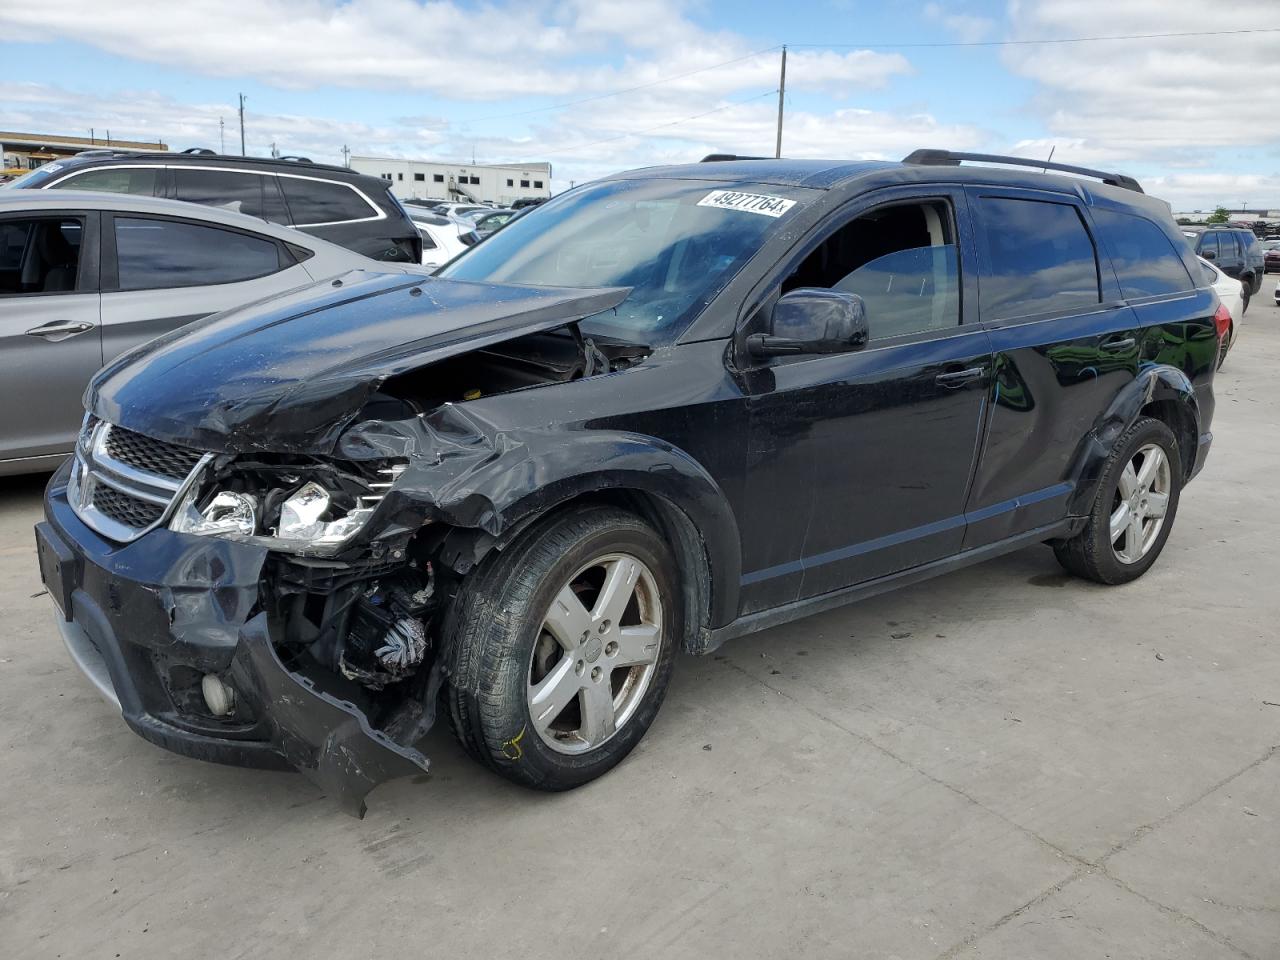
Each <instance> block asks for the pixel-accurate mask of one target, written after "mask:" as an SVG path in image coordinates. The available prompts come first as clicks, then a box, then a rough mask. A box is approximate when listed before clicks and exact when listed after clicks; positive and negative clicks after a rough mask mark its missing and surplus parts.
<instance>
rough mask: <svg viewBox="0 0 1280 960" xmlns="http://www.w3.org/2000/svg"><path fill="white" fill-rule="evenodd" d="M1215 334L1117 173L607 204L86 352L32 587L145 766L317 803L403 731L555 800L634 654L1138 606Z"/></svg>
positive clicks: (676, 189)
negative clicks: (1007, 581) (77, 429)
mask: <svg viewBox="0 0 1280 960" xmlns="http://www.w3.org/2000/svg"><path fill="white" fill-rule="evenodd" d="M974 159H976V160H985V161H990V160H992V159H996V160H999V161H1000V162H1002V163H1004V164H1006V165H1030V166H1032V167H1034V168H1035V170H1034V172H1031V171H1028V170H1008V169H989V168H983V167H972V166H961V165H960V163H961V161H966V160H974ZM1046 168H1047V169H1048V170H1049V171H1055V172H1057V173H1058V174H1062V173H1065V174H1068V175H1070V176H1061V175H1054V173H1042V172H1040V171H1041V170H1044V169H1046ZM1083 178H1098V179H1101V180H1102V181H1103V182H1101V183H1094V182H1087V183H1086V182H1085V180H1084V179H1083ZM1230 322H1231V315H1230V314H1229V313H1228V312H1227V310H1226V308H1225V307H1224V306H1223V305H1222V304H1221V303H1220V302H1219V300H1218V297H1217V296H1216V294H1214V292H1213V290H1212V289H1210V288H1209V287H1208V286H1206V284H1205V278H1204V271H1203V270H1202V269H1201V268H1200V265H1199V264H1198V262H1197V261H1196V260H1195V258H1194V257H1193V256H1192V254H1191V248H1190V245H1189V244H1187V243H1186V241H1185V238H1184V237H1183V236H1182V235H1181V233H1180V232H1179V230H1178V227H1177V226H1176V225H1175V224H1174V222H1173V219H1172V217H1171V216H1170V214H1169V207H1168V205H1167V204H1165V203H1162V202H1160V201H1158V200H1155V199H1153V198H1151V197H1148V196H1145V195H1144V194H1143V193H1142V190H1141V187H1140V186H1139V185H1138V184H1137V183H1136V182H1135V181H1133V180H1132V179H1130V178H1128V177H1124V176H1121V175H1118V174H1109V173H1101V172H1095V171H1085V170H1081V169H1079V168H1075V167H1067V166H1064V165H1061V164H1052V163H1050V164H1046V163H1044V162H1043V161H1039V160H1035V161H1028V160H1022V159H1017V158H1009V157H1006V158H992V157H989V156H985V155H974V154H952V153H948V152H945V151H936V150H930V151H917V152H916V153H913V154H912V155H911V156H909V157H907V158H906V160H904V161H903V162H901V163H878V162H839V161H822V160H742V161H737V160H726V161H721V162H707V163H702V164H693V165H687V166H677V167H659V168H654V169H648V170H635V171H631V172H627V173H620V174H616V175H614V176H612V177H609V178H608V179H605V180H600V181H597V182H595V183H590V184H586V185H583V186H581V187H578V188H577V189H575V190H571V191H568V192H566V193H564V194H561V195H560V196H558V197H556V198H555V199H553V200H550V201H548V202H547V203H546V204H544V205H542V206H540V207H538V208H537V209H536V210H534V211H533V212H532V213H530V214H528V215H526V216H523V217H521V218H519V219H518V220H514V221H513V222H511V223H510V224H508V225H507V226H505V227H503V229H502V230H500V231H498V232H497V233H495V234H494V235H493V236H491V237H489V238H488V239H487V240H485V241H484V242H483V243H480V244H476V245H475V246H473V247H471V248H469V249H468V250H467V251H466V252H465V253H463V254H461V255H460V256H458V257H457V258H456V259H454V260H453V261H452V262H451V263H449V264H448V265H446V266H445V267H443V268H441V269H440V270H439V271H437V273H436V274H434V275H432V276H429V277H410V276H405V275H403V274H396V275H375V274H354V275H351V276H349V277H348V278H345V279H344V283H343V285H342V286H341V287H333V286H330V285H321V286H318V287H312V288H309V289H304V290H298V291H295V292H294V293H292V294H287V295H285V296H282V297H276V298H274V299H272V300H268V301H261V302H259V303H256V304H251V305H249V306H246V307H244V308H242V309H239V310H233V311H228V312H226V313H222V314H219V315H218V316H216V317H212V318H209V319H208V320H205V321H202V322H200V323H197V324H193V325H192V326H190V327H188V328H187V331H186V333H185V334H184V335H179V334H167V335H165V336H162V337H160V338H159V339H156V340H152V341H151V342H150V343H148V344H146V345H145V346H143V347H140V348H139V349H137V350H135V351H133V352H132V353H130V354H126V355H125V356H123V357H121V358H119V359H117V360H116V361H115V362H113V363H112V364H110V365H109V366H107V367H106V368H105V369H103V370H102V371H100V372H99V373H98V375H97V376H96V377H95V378H94V380H93V382H92V384H91V385H90V387H89V390H88V391H87V393H86V395H85V401H86V407H87V415H86V418H85V421H84V426H83V429H82V433H81V438H80V442H79V444H78V447H77V452H76V455H75V457H74V458H73V459H72V460H71V461H69V462H68V463H67V464H65V465H64V466H63V467H62V469H60V470H59V471H58V473H57V474H55V475H54V477H53V479H52V480H51V481H50V484H49V488H48V491H47V493H46V498H45V516H46V519H45V521H44V522H42V523H40V524H39V525H38V526H37V528H36V530H37V534H36V536H37V541H38V543H39V555H40V564H41V570H42V574H43V577H44V581H45V583H46V584H47V585H48V590H49V595H50V597H51V598H52V601H53V604H54V605H55V606H56V608H57V622H58V627H59V629H60V631H61V633H62V635H63V639H64V642H65V643H66V645H67V647H68V648H69V650H70V651H71V654H72V657H73V658H74V659H75V661H76V662H77V664H78V665H79V666H80V668H81V669H82V670H83V671H84V672H85V673H86V674H87V675H88V676H89V677H90V678H91V679H93V681H94V682H95V683H96V684H97V685H98V686H99V689H100V690H101V691H102V692H103V693H104V694H106V695H107V696H109V697H111V698H112V699H113V700H114V701H115V702H116V703H117V704H118V705H119V707H120V710H121V712H122V714H123V716H124V719H125V721H126V722H128V723H129V724H130V726H132V727H133V729H134V730H136V731H137V732H138V733H139V734H140V735H142V736H143V737H145V738H147V739H148V740H151V741H153V742H155V743H158V744H160V745H161V746H164V747H167V748H169V749H171V750H175V751H178V752H180V753H185V754H188V755H190V756H195V757H200V758H203V759H206V760H223V761H227V762H232V763H241V764H252V765H267V766H271V765H275V766H279V765H289V766H293V767H296V768H298V769H300V770H302V771H303V772H305V773H307V774H309V775H310V776H311V777H313V778H314V779H315V780H316V781H317V782H318V783H320V784H322V785H323V788H324V789H325V790H326V791H328V792H329V793H330V795H332V796H336V797H339V798H341V799H342V800H343V801H344V802H345V803H346V804H347V805H348V807H349V808H350V809H351V810H353V811H354V812H359V811H360V810H362V809H363V799H364V796H365V794H366V793H368V791H369V790H370V789H371V788H372V787H373V786H374V785H376V784H377V783H379V782H381V781H383V780H387V779H390V778H393V777H400V776H406V775H410V774H416V773H419V772H421V771H422V770H423V769H425V768H426V765H427V760H426V758H425V757H423V756H422V754H421V753H419V752H418V749H417V746H416V744H417V743H418V742H419V741H420V739H421V738H422V736H423V734H424V733H425V732H426V730H427V729H428V728H429V727H430V726H431V724H432V722H433V720H434V718H435V716H436V715H437V710H439V711H440V712H443V713H444V714H446V715H447V716H448V719H449V723H450V725H451V727H452V728H453V731H454V733H455V734H456V736H457V738H458V740H459V741H460V742H461V744H462V746H463V748H464V749H465V750H466V751H467V752H468V753H469V754H470V755H471V756H472V757H474V758H475V759H476V760H478V761H479V762H481V763H483V764H484V765H485V766H487V767H489V768H491V769H493V770H495V771H497V772H499V773H501V774H502V775H503V776H505V777H508V778H510V779H511V780H514V781H516V782H518V783H522V784H526V785H529V786H532V787H536V788H539V789H543V790H564V789H568V788H570V787H573V786H577V785H579V784H582V783H585V782H587V781H588V780H591V779H592V778H594V777H597V776H599V775H601V774H603V773H604V772H605V771H607V770H608V769H609V768H611V767H612V766H613V765H614V764H616V763H618V762H619V761H620V760H621V759H622V758H623V757H624V756H625V755H626V754H627V752H628V751H629V750H631V748H632V747H634V746H635V745H636V743H637V742H638V741H639V740H640V738H641V737H642V736H643V735H644V732H645V730H646V729H647V728H648V726H649V724H650V723H651V722H652V721H653V719H654V717H655V715H656V714H657V712H658V708H659V705H660V704H661V703H662V698H663V694H664V692H665V691H666V688H667V684H668V681H669V680H670V678H671V673H672V670H673V669H676V668H677V661H676V652H677V651H678V650H681V649H683V650H685V651H686V652H689V653H693V654H703V653H707V652H709V651H711V650H714V649H715V648H716V646H717V645H719V644H720V643H723V642H724V641H727V640H730V639H732V638H733V637H737V636H741V635H743V634H747V633H752V632H754V631H758V630H763V629H765V628H767V627H771V626H774V625H776V624H780V623H785V622H787V621H789V620H793V619H795V618H797V617H800V616H804V615H806V614H810V613H815V612H818V611H820V610H826V609H830V608H831V607H833V606H836V605H837V604H841V603H847V602H849V601H852V600H858V599H861V598H863V597H867V596H871V595H873V594H876V593H880V592H882V591H884V590H887V589H890V588H891V587H896V586H902V585H904V584H908V583H914V582H916V581H919V580H923V579H924V578H926V577H931V576H935V575H937V574H940V573H945V572H946V571H948V570H954V569H956V568H958V567H960V566H963V565H965V564H970V563H976V562H979V561H981V560H985V559H988V558H990V557H994V556H997V555H999V554H1002V553H1007V552H1009V551H1012V550H1016V549H1019V548H1022V547H1026V546H1031V545H1034V544H1040V543H1046V544H1049V545H1050V546H1051V547H1052V548H1053V550H1054V552H1055V553H1056V555H1057V557H1058V560H1059V561H1060V562H1061V564H1062V565H1063V566H1064V567H1065V568H1066V569H1067V570H1069V571H1071V572H1072V573H1074V574H1077V575H1079V576H1082V577H1085V578H1088V579H1091V580H1094V581H1097V582H1100V583H1105V584H1120V583H1126V582H1128V581H1131V580H1134V579H1136V578H1137V577H1140V576H1141V575H1142V574H1143V573H1145V572H1146V571H1147V569H1148V568H1150V567H1151V565H1152V564H1153V563H1155V562H1156V558H1157V557H1158V556H1159V555H1160V552H1161V549H1162V548H1163V547H1164V545H1165V541H1166V539H1167V538H1168V536H1169V532H1170V530H1171V529H1172V528H1173V524H1174V519H1175V516H1176V514H1177V509H1178V500H1179V497H1180V495H1181V494H1182V491H1183V486H1184V484H1186V483H1187V481H1189V480H1191V478H1193V477H1194V476H1195V475H1196V474H1197V473H1198V472H1199V470H1200V469H1201V467H1202V466H1203V465H1204V462H1205V457H1206V456H1207V455H1208V452H1209V447H1210V443H1211V441H1212V439H1213V438H1212V434H1211V432H1210V429H1211V423H1212V419H1213V410H1214V397H1213V376H1214V369H1215V364H1216V360H1217V357H1218V355H1219V351H1220V349H1221V342H1222V337H1223V335H1224V333H1225V332H1226V330H1227V327H1228V325H1229V324H1230ZM1203 539H1204V533H1203V531H1199V530H1194V529H1193V530H1188V531H1187V532H1186V534H1185V536H1184V538H1183V542H1182V544H1181V545H1180V546H1181V549H1182V552H1183V554H1184V555H1183V557H1182V558H1181V562H1182V563H1184V564H1188V565H1194V564H1195V563H1197V562H1199V561H1198V560H1196V559H1195V548H1196V544H1197V542H1202V541H1203ZM1201 559H1203V557H1202V558H1201ZM1201 566H1203V564H1201ZM999 576H1000V574H999V573H998V572H996V571H993V572H992V574H991V577H992V578H998V577H999ZM1171 583H1172V580H1171ZM1170 589H1176V586H1175V587H1169V586H1161V585H1156V586H1153V587H1152V588H1151V590H1150V591H1149V593H1148V595H1149V596H1154V595H1160V594H1162V593H1163V594H1167V593H1168V592H1169V590H1170ZM1090 596H1092V595H1090ZM1133 597H1134V595H1133V594H1116V595H1112V596H1110V597H1108V598H1107V604H1106V605H1108V606H1109V605H1112V604H1117V603H1125V602H1134V600H1133ZM926 602H927V601H926ZM1097 602H1098V603H1101V602H1102V599H1101V596H1100V595H1098V600H1097ZM1098 609H1101V608H1098ZM1028 626H1029V627H1030V623H1028ZM791 636H793V635H792V634H787V633H779V634H776V635H775V637H774V642H775V643H779V644H782V643H786V642H787V641H788V639H789V637H791ZM709 709H710V714H705V715H704V714H702V713H698V714H696V715H695V714H693V713H692V712H691V711H689V710H685V711H683V713H684V716H683V718H682V719H684V720H685V721H686V722H690V721H699V722H702V721H706V722H710V723H714V719H711V720H707V716H711V717H714V708H709ZM697 737H698V740H694V741H693V742H695V743H696V742H699V741H700V740H703V739H705V735H704V734H701V733H700V734H697ZM650 762H652V758H651V761H650Z"/></svg>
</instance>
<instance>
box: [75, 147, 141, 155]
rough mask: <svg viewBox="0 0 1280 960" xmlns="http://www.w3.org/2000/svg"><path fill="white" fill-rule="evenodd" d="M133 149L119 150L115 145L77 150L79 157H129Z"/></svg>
mask: <svg viewBox="0 0 1280 960" xmlns="http://www.w3.org/2000/svg"><path fill="white" fill-rule="evenodd" d="M132 152H133V151H132V150H119V149H116V148H115V147H94V148H92V149H90V150H77V151H76V153H75V156H77V157H127V156H128V155H129V154H130V153H132Z"/></svg>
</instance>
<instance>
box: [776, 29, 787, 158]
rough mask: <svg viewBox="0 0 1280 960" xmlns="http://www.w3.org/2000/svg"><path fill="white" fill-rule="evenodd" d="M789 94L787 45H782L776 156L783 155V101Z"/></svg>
mask: <svg viewBox="0 0 1280 960" xmlns="http://www.w3.org/2000/svg"><path fill="white" fill-rule="evenodd" d="M786 95H787V45H786V44H785V43H784V44H783V45H782V75H781V76H780V77H779V79H778V145H777V147H776V148H775V149H774V152H773V155H774V157H775V158H778V159H780V158H781V157H782V101H783V99H784V98H785V97H786Z"/></svg>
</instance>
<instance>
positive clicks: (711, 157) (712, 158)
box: [698, 153, 768, 163]
mask: <svg viewBox="0 0 1280 960" xmlns="http://www.w3.org/2000/svg"><path fill="white" fill-rule="evenodd" d="M767 159H768V157H739V156H736V155H735V154H732V153H708V154H707V155H706V156H705V157H703V158H702V159H701V160H699V161H698V162H699V163H719V162H721V161H722V160H767Z"/></svg>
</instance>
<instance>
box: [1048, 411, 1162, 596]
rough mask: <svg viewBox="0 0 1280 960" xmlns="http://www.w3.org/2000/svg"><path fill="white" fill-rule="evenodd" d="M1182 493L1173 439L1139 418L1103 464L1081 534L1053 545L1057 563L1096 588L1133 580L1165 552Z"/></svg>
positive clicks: (1154, 423)
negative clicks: (1100, 476)
mask: <svg viewBox="0 0 1280 960" xmlns="http://www.w3.org/2000/svg"><path fill="white" fill-rule="evenodd" d="M1181 489H1182V459H1181V455H1180V453H1179V450H1178V441H1177V438H1176V437H1174V435H1173V431H1171V430H1170V429H1169V428H1168V427H1167V426H1165V424H1163V423H1161V422H1160V421H1159V420H1155V419H1152V418H1150V417H1142V418H1141V419H1139V420H1138V422H1137V423H1135V424H1134V425H1133V426H1132V427H1130V428H1129V430H1128V432H1127V433H1125V435H1124V436H1123V437H1121V439H1120V441H1119V442H1118V443H1117V444H1116V446H1115V449H1114V450H1113V451H1112V454H1111V456H1110V458H1109V459H1108V460H1107V465H1106V467H1105V468H1104V469H1103V472H1102V479H1101V480H1100V481H1099V483H1098V492H1097V495H1096V496H1095V498H1094V502H1093V507H1092V509H1091V510H1090V512H1089V518H1088V522H1087V523H1086V524H1085V526H1084V529H1083V530H1081V531H1080V533H1078V534H1077V535H1076V536H1074V537H1072V538H1071V539H1070V540H1063V541H1060V542H1059V543H1058V544H1056V545H1055V546H1054V553H1055V555H1056V556H1057V558H1058V562H1059V563H1061V564H1062V566H1063V567H1065V568H1066V569H1067V570H1068V571H1070V572H1071V573H1074V574H1076V575H1077V576H1080V577H1084V578H1086V579H1088V580H1093V581H1096V582H1097V583H1107V584H1117V583H1128V582H1129V581H1130V580H1136V579H1137V578H1138V577H1140V576H1142V575H1143V574H1144V573H1146V572H1147V570H1148V569H1150V567H1151V565H1152V564H1153V563H1155V562H1156V558H1157V557H1158V556H1159V555H1160V551H1161V550H1163V549H1164V545H1165V541H1167V540H1168V538H1169V531H1170V530H1171V529H1172V528H1173V519H1174V516H1175V515H1176V514H1177V511H1178V497H1179V494H1180V492H1181Z"/></svg>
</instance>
